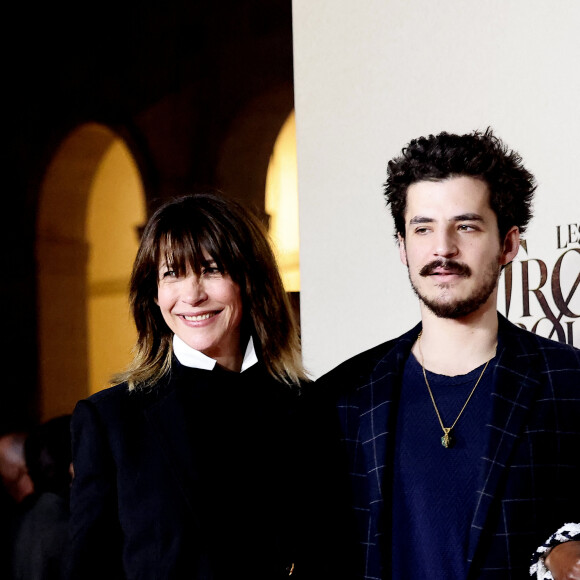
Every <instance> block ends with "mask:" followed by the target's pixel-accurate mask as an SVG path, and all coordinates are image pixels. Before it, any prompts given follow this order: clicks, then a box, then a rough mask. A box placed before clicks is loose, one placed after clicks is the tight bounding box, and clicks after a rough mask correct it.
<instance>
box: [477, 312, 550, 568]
mask: <svg viewBox="0 0 580 580" xmlns="http://www.w3.org/2000/svg"><path fill="white" fill-rule="evenodd" d="M509 324H510V323H508V322H507V321H505V319H503V318H502V317H500V334H499V343H498V354H499V357H498V364H497V366H496V367H495V370H494V383H495V386H494V389H493V393H492V416H491V420H490V424H489V425H488V426H487V430H488V440H487V447H486V451H485V454H484V457H483V458H482V462H481V464H480V482H479V487H478V495H477V503H476V509H475V514H474V517H473V522H472V525H471V532H470V539H469V550H468V560H469V561H470V562H471V561H473V559H474V556H475V553H476V550H477V546H478V544H479V542H480V540H481V534H482V530H483V529H484V528H485V524H486V521H487V518H488V515H489V510H490V507H491V505H492V503H493V502H494V500H495V499H496V498H497V496H498V490H499V488H500V486H501V485H502V484H503V481H504V479H505V476H506V472H507V470H508V469H509V467H510V463H511V456H512V452H513V450H514V447H515V445H516V444H517V443H518V441H519V439H520V436H521V434H522V431H523V429H524V427H525V425H526V423H527V420H528V417H529V412H530V407H531V405H532V404H533V402H534V400H535V393H536V389H537V387H538V376H539V372H538V370H537V366H538V355H537V354H536V353H535V352H533V350H532V349H531V348H527V347H526V340H525V335H522V334H519V333H518V334H516V333H512V332H511V331H510V329H509V328H508V326H507V325H509Z"/></svg>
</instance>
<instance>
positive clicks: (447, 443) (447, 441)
mask: <svg viewBox="0 0 580 580" xmlns="http://www.w3.org/2000/svg"><path fill="white" fill-rule="evenodd" d="M443 431H444V432H445V434H444V435H443V437H441V445H443V447H445V449H449V448H450V447H451V445H452V443H453V439H452V438H451V435H450V434H449V432H450V431H451V429H450V428H447V429H444V430H443Z"/></svg>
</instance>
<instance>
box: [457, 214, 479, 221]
mask: <svg viewBox="0 0 580 580" xmlns="http://www.w3.org/2000/svg"><path fill="white" fill-rule="evenodd" d="M450 221H453V222H482V221H483V217H482V216H481V215H479V214H478V213H462V214H460V215H456V216H453V217H452V218H451V220H450Z"/></svg>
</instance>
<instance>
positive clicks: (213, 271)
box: [201, 266, 221, 276]
mask: <svg viewBox="0 0 580 580" xmlns="http://www.w3.org/2000/svg"><path fill="white" fill-rule="evenodd" d="M201 273H202V274H203V275H204V276H215V275H217V274H221V272H220V270H219V268H218V267H217V266H204V267H203V268H202V270H201Z"/></svg>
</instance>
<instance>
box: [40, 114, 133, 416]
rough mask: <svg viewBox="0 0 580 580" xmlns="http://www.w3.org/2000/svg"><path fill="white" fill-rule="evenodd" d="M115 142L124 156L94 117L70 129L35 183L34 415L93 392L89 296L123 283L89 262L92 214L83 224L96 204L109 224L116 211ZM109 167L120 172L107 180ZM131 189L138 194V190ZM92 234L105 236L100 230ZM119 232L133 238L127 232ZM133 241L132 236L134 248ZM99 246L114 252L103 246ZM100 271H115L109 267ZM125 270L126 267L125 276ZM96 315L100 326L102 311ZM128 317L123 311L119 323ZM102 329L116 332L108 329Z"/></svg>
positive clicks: (64, 409)
mask: <svg viewBox="0 0 580 580" xmlns="http://www.w3.org/2000/svg"><path fill="white" fill-rule="evenodd" d="M119 144H122V147H124V148H125V151H126V153H127V154H128V155H129V156H130V154H129V153H128V149H127V148H126V146H125V145H124V142H123V141H122V140H121V139H120V138H119V137H118V136H117V135H116V134H115V133H114V132H113V131H111V130H110V129H109V128H107V127H105V126H103V125H99V124H96V123H90V124H86V125H83V126H81V127H79V128H77V129H76V130H74V131H73V132H72V133H71V134H70V135H69V136H68V137H67V138H66V139H65V140H64V141H63V143H62V144H61V146H60V148H59V149H58V151H57V153H56V154H55V156H54V158H53V159H52V162H51V164H50V166H49V168H48V170H47V172H46V174H45V176H44V180H43V183H42V187H41V191H40V202H39V209H38V219H37V240H36V260H37V286H38V316H39V320H38V339H39V408H40V416H41V419H48V418H50V417H52V416H56V415H59V414H62V413H70V412H71V411H72V409H73V408H74V404H75V403H76V401H78V400H79V399H80V398H83V397H86V396H88V395H89V394H90V393H91V391H94V390H95V388H94V386H91V383H92V382H93V379H92V377H93V375H94V374H95V370H94V367H95V344H94V340H92V338H91V337H94V336H95V330H94V328H93V326H94V319H95V315H94V312H92V311H93V310H94V309H93V306H92V300H93V299H94V295H95V293H96V294H99V293H100V294H101V295H103V294H105V295H106V294H107V293H109V294H110V293H111V289H113V291H116V292H117V293H119V292H120V293H121V294H124V293H125V285H126V284H124V283H123V282H122V281H120V279H119V275H117V274H116V275H115V276H116V278H115V281H114V282H112V283H111V281H110V280H109V282H107V280H105V279H104V278H103V276H102V271H103V269H104V267H103V265H102V264H100V265H99V263H98V262H99V259H97V260H96V262H97V264H96V265H95V248H96V247H97V248H98V246H99V244H96V243H95V242H94V240H93V241H92V242H91V235H92V236H93V237H94V236H95V235H96V236H98V235H99V225H98V218H95V219H97V225H94V224H93V225H91V224H92V222H94V219H93V220H92V218H93V217H94V216H95V215H96V212H99V211H101V213H102V211H103V210H102V207H103V205H104V206H105V211H109V212H110V214H111V215H110V220H111V221H112V223H114V220H115V212H116V211H117V213H118V207H117V206H118V204H117V203H114V202H115V201H116V200H115V197H119V196H120V197H121V198H122V197H123V191H124V190H123V187H125V184H126V179H123V177H122V175H123V172H125V173H126V172H127V169H123V168H122V167H121V168H120V169H119V168H117V169H115V168H114V167H115V166H116V165H119V162H118V156H117V157H116V161H113V162H111V159H112V152H114V151H116V148H118V147H119ZM111 163H112V165H111ZM131 170H133V169H131ZM111 171H117V172H118V173H117V175H120V177H119V178H118V179H112V178H111ZM135 171H136V169H135ZM103 180H104V181H103ZM99 188H100V189H99ZM98 191H106V192H107V195H110V196H111V199H110V201H109V202H107V201H104V204H103V200H102V199H101V201H100V203H99V201H98V198H99V194H98ZM139 195H140V196H141V198H142V197H143V192H142V190H141V191H140V192H139ZM141 205H142V210H141V213H140V215H139V216H138V218H137V219H138V220H141V221H144V217H145V216H144V212H145V209H144V202H143V203H142V204H141ZM99 207H101V209H99ZM124 207H125V209H126V204H125V206H124ZM100 220H101V223H102V222H104V221H105V220H103V219H102V217H101V218H100ZM125 229H126V228H125ZM95 230H96V232H97V233H96V234H95ZM91 232H92V233H91ZM100 235H101V236H103V238H105V237H107V236H108V234H107V232H105V231H102V230H101V231H100ZM122 235H125V236H134V235H135V232H132V231H128V232H125V233H123V234H122ZM136 243H137V238H136V236H135V247H136ZM97 251H101V250H97ZM107 251H108V252H109V254H110V255H111V257H112V258H114V254H115V252H111V250H110V247H109V249H108V250H107ZM101 253H102V251H101ZM91 260H92V262H91ZM95 269H96V272H97V274H96V276H95ZM105 269H107V268H105ZM108 269H109V270H112V271H115V272H116V271H118V267H115V266H113V265H111V267H109V268H108ZM99 272H101V274H99ZM129 273H130V266H129V271H127V272H125V280H128V276H129ZM99 276H100V278H99ZM115 276H114V277H115ZM91 312H92V314H91ZM97 318H98V316H97ZM101 319H102V321H103V323H105V324H106V317H105V318H103V317H102V316H101ZM128 322H129V321H128V317H127V319H126V320H124V321H123V323H125V324H127V323H128ZM109 332H111V333H114V334H117V331H116V329H115V328H111V329H109ZM97 335H99V333H98V332H97ZM100 336H102V332H101V333H100ZM97 349H98V345H97ZM114 370H119V369H118V368H116V369H114ZM97 374H98V372H97Z"/></svg>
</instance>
